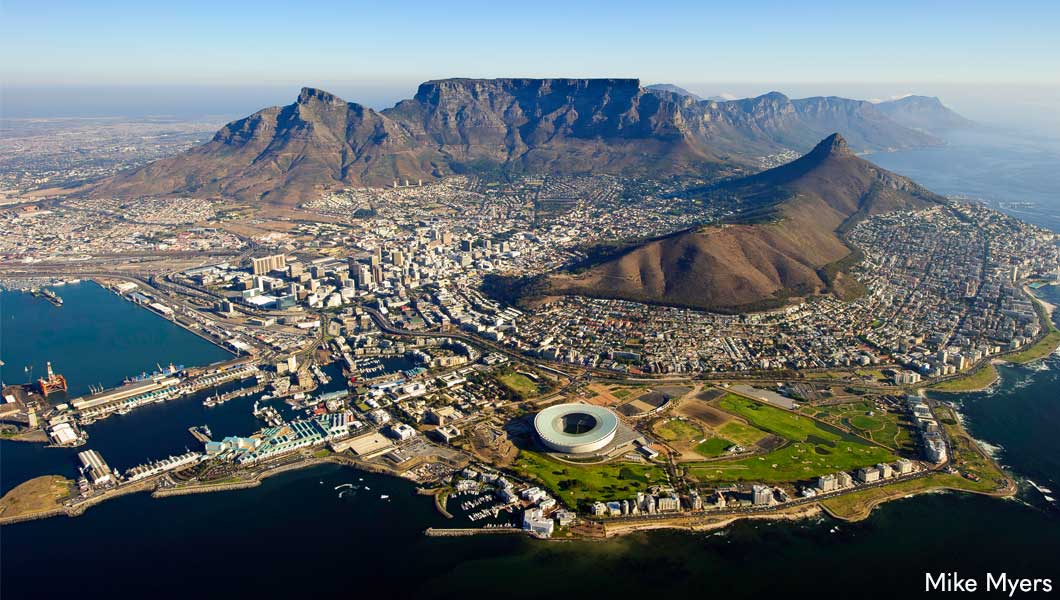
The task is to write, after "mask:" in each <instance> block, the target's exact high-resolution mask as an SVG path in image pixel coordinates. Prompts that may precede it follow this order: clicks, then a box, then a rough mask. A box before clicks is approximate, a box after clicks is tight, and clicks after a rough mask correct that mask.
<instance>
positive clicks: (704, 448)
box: [696, 438, 732, 458]
mask: <svg viewBox="0 0 1060 600" xmlns="http://www.w3.org/2000/svg"><path fill="white" fill-rule="evenodd" d="M729 446H732V442H730V441H729V440H726V439H722V438H710V439H709V440H706V441H704V442H702V443H700V444H698V445H697V446H696V453H697V454H702V455H703V456H705V457H706V458H714V457H715V456H721V455H722V454H724V453H725V451H726V450H728V448H729Z"/></svg>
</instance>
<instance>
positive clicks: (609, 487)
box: [513, 450, 667, 507]
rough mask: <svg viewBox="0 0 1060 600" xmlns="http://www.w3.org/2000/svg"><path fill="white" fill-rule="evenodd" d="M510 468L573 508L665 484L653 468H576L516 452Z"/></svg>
mask: <svg viewBox="0 0 1060 600" xmlns="http://www.w3.org/2000/svg"><path fill="white" fill-rule="evenodd" d="M513 468H514V469H515V470H516V471H518V472H519V474H520V475H522V476H524V477H526V478H527V479H533V480H536V481H537V482H539V483H540V484H541V485H542V486H544V487H546V488H548V490H549V491H550V492H552V494H554V495H555V496H556V497H557V498H559V499H560V500H562V501H564V502H566V503H567V504H568V505H570V506H575V507H577V506H579V505H584V503H585V502H597V501H600V502H607V501H610V500H620V499H623V498H629V497H631V496H635V495H636V493H637V492H638V491H641V490H645V489H647V488H648V487H649V486H651V485H658V484H662V483H666V481H667V479H666V473H665V471H663V470H662V469H661V468H660V467H658V466H656V465H654V464H643V463H628V462H613V463H605V464H599V465H575V464H569V463H564V462H560V461H557V460H555V459H553V458H550V457H548V456H546V455H544V454H541V453H538V452H531V451H528V450H521V451H520V452H519V457H518V458H516V460H515V464H514V465H513Z"/></svg>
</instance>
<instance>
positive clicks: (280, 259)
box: [251, 254, 287, 275]
mask: <svg viewBox="0 0 1060 600" xmlns="http://www.w3.org/2000/svg"><path fill="white" fill-rule="evenodd" d="M251 268H252V269H253V272H254V274H255V275H264V274H266V273H268V272H269V271H273V270H277V271H282V270H283V269H286V268H287V255H286V254H273V255H272V256H262V257H261V258H254V259H251Z"/></svg>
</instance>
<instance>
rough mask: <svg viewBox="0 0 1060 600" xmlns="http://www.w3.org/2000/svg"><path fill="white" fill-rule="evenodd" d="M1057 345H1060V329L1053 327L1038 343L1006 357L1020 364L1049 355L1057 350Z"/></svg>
mask: <svg viewBox="0 0 1060 600" xmlns="http://www.w3.org/2000/svg"><path fill="white" fill-rule="evenodd" d="M1057 346H1060V331H1057V330H1056V329H1053V330H1052V331H1050V332H1049V333H1048V334H1047V335H1046V336H1045V337H1043V338H1042V339H1041V341H1039V342H1038V343H1037V344H1034V345H1033V346H1031V347H1030V348H1027V349H1025V350H1020V351H1019V352H1017V353H1015V354H1009V355H1008V356H1006V357H1005V360H1007V361H1009V362H1014V363H1020V364H1023V363H1029V362H1031V361H1033V360H1038V359H1039V358H1045V357H1046V356H1049V355H1050V354H1052V353H1053V351H1054V350H1056V348H1057Z"/></svg>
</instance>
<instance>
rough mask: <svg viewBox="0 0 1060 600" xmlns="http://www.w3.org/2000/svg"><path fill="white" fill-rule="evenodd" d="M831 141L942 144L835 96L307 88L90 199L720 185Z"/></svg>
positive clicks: (591, 83) (459, 84)
mask: <svg viewBox="0 0 1060 600" xmlns="http://www.w3.org/2000/svg"><path fill="white" fill-rule="evenodd" d="M836 130H838V131H842V132H843V133H844V135H846V136H847V137H848V138H849V139H850V140H851V145H852V146H853V147H854V148H856V149H858V150H859V151H871V150H882V149H888V148H902V147H905V148H908V147H917V146H924V145H930V144H935V143H939V140H938V139H937V138H934V137H932V136H930V135H927V134H925V133H922V132H918V131H914V130H912V129H909V128H906V127H903V126H901V125H898V124H897V123H895V122H894V121H892V120H890V119H888V118H887V117H886V116H884V115H883V114H882V113H880V112H879V111H877V110H876V109H875V108H874V107H873V105H872V104H870V103H867V102H861V101H856V100H847V99H843V98H833V97H829V98H806V99H802V100H791V99H789V98H787V97H786V96H784V95H783V94H779V93H776V92H774V93H770V94H766V95H764V96H760V97H758V98H749V99H745V100H736V101H732V102H715V101H709V100H708V101H697V100H696V99H695V98H692V97H688V96H681V95H679V94H676V93H673V92H669V91H662V90H646V89H645V88H641V87H640V83H639V82H638V81H637V80H636V79H443V80H437V81H428V82H426V83H423V84H421V85H420V87H419V89H418V90H417V92H416V95H415V96H414V97H413V98H411V99H409V100H404V101H402V102H399V103H398V104H397V105H396V106H394V107H393V108H389V109H387V110H384V111H374V110H372V109H370V108H366V107H364V106H361V105H359V104H355V103H347V102H345V101H343V100H342V99H340V98H338V97H336V96H334V95H332V94H329V93H327V92H324V91H321V90H316V89H312V88H304V89H303V90H302V92H301V94H300V95H299V97H298V99H297V101H296V102H295V103H294V104H291V105H288V106H284V107H272V108H267V109H264V110H262V111H259V112H257V113H255V114H253V115H251V116H249V117H246V118H244V119H240V120H238V121H234V122H232V123H229V124H228V125H226V126H225V127H224V128H223V129H221V131H219V132H218V133H217V134H216V135H215V136H214V138H213V139H212V140H211V141H210V142H208V143H206V144H204V145H203V146H200V147H197V148H194V149H192V150H189V151H188V152H186V153H185V154H182V155H179V156H175V157H172V158H168V159H164V160H162V161H158V162H155V163H151V164H149V165H146V166H144V167H141V168H139V169H135V170H132V171H129V172H125V173H120V174H118V175H116V176H114V177H112V178H110V179H108V180H104V181H103V182H101V183H100V184H98V185H96V186H95V187H94V188H93V189H92V190H90V192H89V193H90V194H92V195H96V196H118V197H130V196H146V195H176V194H181V195H196V196H210V197H234V198H238V199H241V200H246V201H253V200H262V201H266V202H272V203H279V204H296V203H298V202H301V201H305V200H309V199H312V198H314V197H316V196H317V195H318V194H320V193H321V192H322V191H323V190H326V189H332V188H340V187H346V186H386V185H390V184H391V183H392V182H393V181H394V180H404V179H412V180H417V179H424V180H430V179H432V178H437V177H443V176H445V175H448V174H451V173H464V172H472V173H474V172H481V171H483V170H497V169H503V170H507V171H523V172H535V173H557V174H577V173H591V172H605V173H615V174H625V175H639V176H651V177H656V176H671V175H687V174H695V175H697V176H701V175H703V174H704V173H708V174H711V175H713V176H722V175H726V174H731V173H732V172H733V170H735V171H736V172H739V171H741V170H743V171H745V172H746V171H753V170H754V169H755V165H756V164H757V161H758V158H759V157H762V156H765V155H769V154H774V153H777V152H780V151H783V150H789V149H797V150H804V149H808V148H810V147H811V146H812V145H813V143H814V142H815V141H817V140H819V139H820V138H821V137H823V136H824V135H826V133H827V132H831V131H836Z"/></svg>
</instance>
